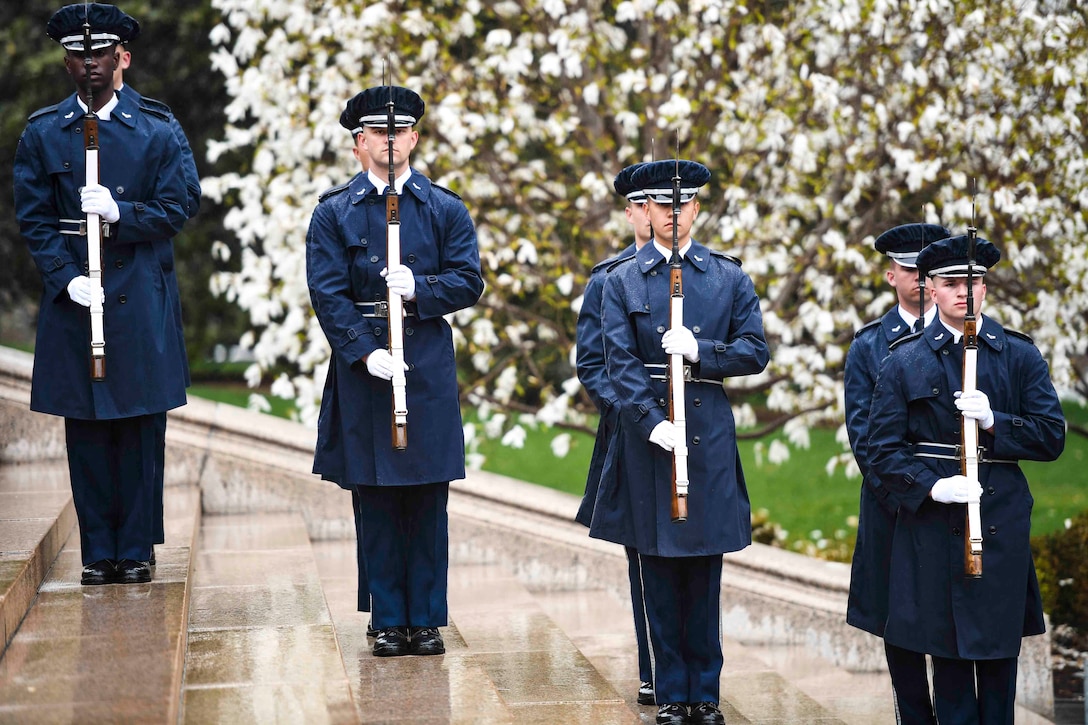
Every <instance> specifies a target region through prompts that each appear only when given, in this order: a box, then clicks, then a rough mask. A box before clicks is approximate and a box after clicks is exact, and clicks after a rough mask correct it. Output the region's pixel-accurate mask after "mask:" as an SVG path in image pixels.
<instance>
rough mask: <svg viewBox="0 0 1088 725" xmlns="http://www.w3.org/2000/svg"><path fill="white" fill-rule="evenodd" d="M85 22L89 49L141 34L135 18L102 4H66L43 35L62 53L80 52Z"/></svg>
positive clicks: (119, 41) (107, 45)
mask: <svg viewBox="0 0 1088 725" xmlns="http://www.w3.org/2000/svg"><path fill="white" fill-rule="evenodd" d="M84 23H87V24H88V25H90V26H91V50H99V49H101V48H108V47H109V46H111V45H113V44H115V43H129V42H131V41H133V40H135V39H136V38H137V37H138V36H139V35H140V24H139V23H138V22H136V19H135V18H132V17H130V16H129V15H126V14H125V13H123V12H121V10H120V9H119V8H117V7H116V6H114V5H106V4H105V3H88V4H86V5H84V4H83V3H79V4H73V5H65V6H64V7H63V8H61V9H60V10H58V11H57V12H55V13H53V17H51V18H49V22H48V23H46V26H45V32H46V34H47V35H48V36H49V37H50V38H52V39H53V40H55V41H57V42H58V43H60V44H61V45H62V46H64V49H65V50H83V49H84V48H83V24H84Z"/></svg>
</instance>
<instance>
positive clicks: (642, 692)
mask: <svg viewBox="0 0 1088 725" xmlns="http://www.w3.org/2000/svg"><path fill="white" fill-rule="evenodd" d="M638 704H639V705H656V704H657V700H655V699H654V683H652V682H640V683H638Z"/></svg>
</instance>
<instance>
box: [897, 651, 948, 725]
mask: <svg viewBox="0 0 1088 725" xmlns="http://www.w3.org/2000/svg"><path fill="white" fill-rule="evenodd" d="M884 652H885V653H886V654H887V656H888V673H889V674H890V675H891V678H892V690H893V691H894V692H895V710H896V712H897V713H898V714H899V716H898V722H899V723H901V724H902V725H935V723H936V722H937V720H936V718H935V717H934V716H933V698H931V697H930V696H929V674H928V673H927V672H926V656H925V655H924V654H922V653H921V652H913V651H911V650H909V649H903V648H902V647H896V646H895V645H893V644H888V643H887V642H885V643H884Z"/></svg>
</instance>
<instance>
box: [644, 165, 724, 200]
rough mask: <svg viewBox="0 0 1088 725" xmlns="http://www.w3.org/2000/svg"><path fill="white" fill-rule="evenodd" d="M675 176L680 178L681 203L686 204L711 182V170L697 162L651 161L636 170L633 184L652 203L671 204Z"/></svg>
mask: <svg viewBox="0 0 1088 725" xmlns="http://www.w3.org/2000/svg"><path fill="white" fill-rule="evenodd" d="M674 176H679V177H680V202H681V203H683V204H686V203H687V202H689V201H691V200H692V199H694V198H695V195H696V194H698V193H699V188H700V187H702V186H703V184H705V183H706V182H708V181H710V169H708V168H707V167H705V166H703V165H702V164H700V163H699V162H697V161H684V160H680V161H676V160H670V161H651V162H650V163H647V164H642V165H641V166H640V167H639V168H637V169H635V172H634V174H632V177H631V182H632V183H633V184H634V185H635V186H637V187H638V188H639V189H642V192H643V193H644V194H646V197H647V198H648V199H650V200H651V201H655V202H657V203H658V204H671V203H672V183H673V177H674Z"/></svg>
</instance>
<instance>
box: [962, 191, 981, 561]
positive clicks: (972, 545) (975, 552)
mask: <svg viewBox="0 0 1088 725" xmlns="http://www.w3.org/2000/svg"><path fill="white" fill-rule="evenodd" d="M977 238H978V229H976V228H975V199H974V195H973V194H972V197H971V226H969V227H967V315H966V316H965V317H964V318H963V393H964V394H966V393H969V392H973V391H974V390H975V389H976V385H977V382H978V338H977V336H976V328H975V293H974V282H975V280H974V271H975V269H974V267H975V244H976V240H977ZM962 443H963V446H962V448H963V455H962V458H961V459H960V470H961V472H962V473H963V475H964V476H966V477H967V478H968V479H970V480H972V481H978V480H979V479H978V421H977V420H974V419H973V418H966V417H964V418H963V422H962ZM963 554H964V559H963V573H964V576H966V577H968V578H970V579H979V578H981V577H982V513H981V504H980V502H978V501H968V502H967V520H966V524H965V526H964V532H963Z"/></svg>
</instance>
